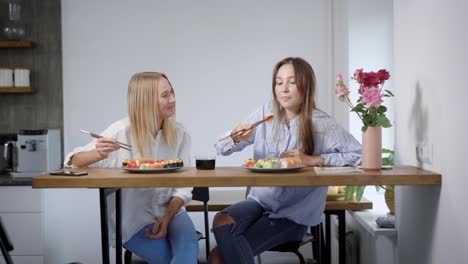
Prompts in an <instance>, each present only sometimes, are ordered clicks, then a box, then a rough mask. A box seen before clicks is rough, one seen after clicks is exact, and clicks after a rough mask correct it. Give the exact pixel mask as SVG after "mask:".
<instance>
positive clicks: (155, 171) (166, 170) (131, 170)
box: [122, 167, 183, 173]
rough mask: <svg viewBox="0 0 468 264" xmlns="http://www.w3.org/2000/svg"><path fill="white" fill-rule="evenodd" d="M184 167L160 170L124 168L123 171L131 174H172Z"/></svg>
mask: <svg viewBox="0 0 468 264" xmlns="http://www.w3.org/2000/svg"><path fill="white" fill-rule="evenodd" d="M182 168H183V167H175V168H158V169H139V168H135V169H133V168H122V170H124V171H127V172H131V173H158V172H172V171H176V170H180V169H182Z"/></svg>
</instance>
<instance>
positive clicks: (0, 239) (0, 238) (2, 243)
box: [0, 218, 13, 264]
mask: <svg viewBox="0 0 468 264" xmlns="http://www.w3.org/2000/svg"><path fill="white" fill-rule="evenodd" d="M0 248H1V250H2V254H3V258H4V259H5V263H6V264H13V260H11V256H10V253H9V252H10V251H12V250H13V244H12V243H11V242H10V239H8V234H7V233H6V230H5V228H3V224H2V219H1V218H0Z"/></svg>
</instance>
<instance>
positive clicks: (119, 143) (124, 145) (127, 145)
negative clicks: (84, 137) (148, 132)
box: [80, 129, 132, 151]
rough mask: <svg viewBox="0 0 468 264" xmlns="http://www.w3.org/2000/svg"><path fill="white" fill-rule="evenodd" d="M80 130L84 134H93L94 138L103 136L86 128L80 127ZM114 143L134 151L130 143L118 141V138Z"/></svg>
mask: <svg viewBox="0 0 468 264" xmlns="http://www.w3.org/2000/svg"><path fill="white" fill-rule="evenodd" d="M80 132H81V133H84V134H88V135H90V136H92V137H93V138H97V139H99V138H103V136H101V135H98V134H95V133H92V132H89V131H86V130H82V129H80ZM114 144H116V145H118V146H119V147H120V148H123V149H125V150H128V151H132V146H131V145H129V144H125V143H122V142H119V141H116V140H114Z"/></svg>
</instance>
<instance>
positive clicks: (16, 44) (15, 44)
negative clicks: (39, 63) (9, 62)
mask: <svg viewBox="0 0 468 264" xmlns="http://www.w3.org/2000/svg"><path fill="white" fill-rule="evenodd" d="M32 46H33V42H32V41H29V40H18V41H11V40H7V41H5V40H3V41H0V48H32Z"/></svg>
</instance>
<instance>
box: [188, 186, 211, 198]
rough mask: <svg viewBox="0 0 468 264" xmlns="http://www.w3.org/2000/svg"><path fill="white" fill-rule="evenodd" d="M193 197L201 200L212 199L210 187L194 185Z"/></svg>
mask: <svg viewBox="0 0 468 264" xmlns="http://www.w3.org/2000/svg"><path fill="white" fill-rule="evenodd" d="M192 199H193V200H196V201H200V202H208V201H209V200H210V191H209V189H208V187H194V188H193V191H192Z"/></svg>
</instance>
